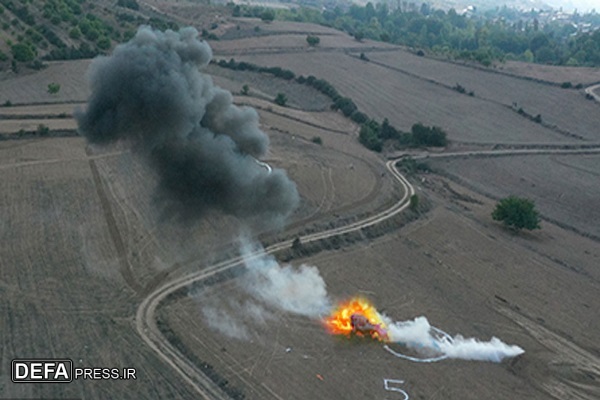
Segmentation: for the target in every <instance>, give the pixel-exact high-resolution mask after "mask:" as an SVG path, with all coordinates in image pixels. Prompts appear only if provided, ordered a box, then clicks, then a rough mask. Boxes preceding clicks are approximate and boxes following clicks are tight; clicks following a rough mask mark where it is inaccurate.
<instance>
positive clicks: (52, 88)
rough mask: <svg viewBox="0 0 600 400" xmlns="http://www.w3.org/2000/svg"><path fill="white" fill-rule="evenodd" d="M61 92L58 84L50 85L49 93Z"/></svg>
mask: <svg viewBox="0 0 600 400" xmlns="http://www.w3.org/2000/svg"><path fill="white" fill-rule="evenodd" d="M59 91H60V85H59V84H58V83H56V82H52V83H49V84H48V93H50V94H56V93H58V92H59Z"/></svg>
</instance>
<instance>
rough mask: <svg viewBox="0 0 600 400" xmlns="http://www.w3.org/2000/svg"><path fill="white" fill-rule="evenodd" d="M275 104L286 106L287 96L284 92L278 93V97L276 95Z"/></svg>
mask: <svg viewBox="0 0 600 400" xmlns="http://www.w3.org/2000/svg"><path fill="white" fill-rule="evenodd" d="M274 101H275V104H278V105H280V106H282V107H285V105H286V104H287V96H286V95H285V94H283V93H277V97H275V100H274Z"/></svg>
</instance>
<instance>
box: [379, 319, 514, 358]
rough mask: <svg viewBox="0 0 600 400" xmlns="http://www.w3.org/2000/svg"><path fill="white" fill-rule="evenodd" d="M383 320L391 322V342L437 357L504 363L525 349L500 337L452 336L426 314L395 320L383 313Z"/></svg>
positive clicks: (389, 330)
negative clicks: (485, 339) (482, 338)
mask: <svg viewBox="0 0 600 400" xmlns="http://www.w3.org/2000/svg"><path fill="white" fill-rule="evenodd" d="M382 319H383V320H384V321H385V323H386V324H387V327H388V335H389V338H390V341H392V342H399V343H402V344H404V345H405V346H407V347H409V348H411V349H414V350H416V351H417V352H419V353H422V354H426V355H431V354H435V355H436V360H439V359H442V358H456V359H462V360H478V361H492V362H500V361H502V360H503V359H504V358H507V357H515V356H518V355H519V354H523V353H524V352H525V351H524V350H523V349H522V348H520V347H519V346H514V345H507V344H506V343H504V342H502V341H501V340H500V339H498V338H496V337H492V339H491V340H490V341H487V342H486V341H480V340H478V339H474V338H468V339H465V338H464V337H462V336H461V335H456V336H454V337H452V336H450V335H448V334H447V333H445V332H443V331H441V330H439V329H437V328H435V327H432V326H431V324H430V323H429V321H428V320H427V318H425V317H418V318H415V319H414V320H412V321H402V322H393V321H392V320H391V319H389V318H388V317H386V316H382ZM392 353H394V352H392ZM394 354H396V353H394ZM396 355H397V354H396ZM407 358H408V357H407Z"/></svg>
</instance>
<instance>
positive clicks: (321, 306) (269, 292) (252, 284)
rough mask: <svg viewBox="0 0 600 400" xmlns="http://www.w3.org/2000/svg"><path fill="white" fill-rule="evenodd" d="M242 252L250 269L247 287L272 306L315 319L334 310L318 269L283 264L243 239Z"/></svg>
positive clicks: (248, 270)
mask: <svg viewBox="0 0 600 400" xmlns="http://www.w3.org/2000/svg"><path fill="white" fill-rule="evenodd" d="M241 250H242V256H243V258H244V265H245V266H246V269H247V275H246V276H245V279H244V283H243V287H244V288H245V289H246V290H247V291H248V292H249V293H250V294H252V295H253V296H255V297H256V298H258V299H260V300H262V301H263V302H265V303H266V304H268V305H269V306H271V307H274V308H277V309H280V310H283V311H287V312H291V313H294V314H299V315H304V316H307V317H313V318H316V317H319V316H322V315H323V314H325V313H327V312H328V311H329V310H330V309H331V301H330V299H329V297H328V295H327V288H326V284H325V281H324V280H323V278H322V277H321V275H320V274H319V270H318V269H317V267H313V266H309V265H304V264H303V265H300V266H299V267H297V268H295V267H293V266H291V265H279V263H278V262H277V260H275V258H274V257H273V256H270V255H268V254H265V252H264V249H263V248H262V247H261V246H260V245H252V244H251V243H249V242H248V241H246V240H242V245H241Z"/></svg>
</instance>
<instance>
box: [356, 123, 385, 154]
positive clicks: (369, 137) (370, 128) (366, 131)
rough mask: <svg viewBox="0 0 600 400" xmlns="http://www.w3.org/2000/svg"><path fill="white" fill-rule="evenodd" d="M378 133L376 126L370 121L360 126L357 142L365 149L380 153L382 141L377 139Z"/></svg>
mask: <svg viewBox="0 0 600 400" xmlns="http://www.w3.org/2000/svg"><path fill="white" fill-rule="evenodd" d="M378 131H379V126H378V124H376V123H375V122H374V121H373V120H370V121H368V122H367V123H365V124H363V125H362V126H361V128H360V133H359V134H358V140H359V141H360V143H361V144H362V145H363V146H365V147H366V148H367V149H369V150H373V151H376V152H380V151H381V150H382V149H383V141H382V140H381V139H380V138H379V136H378V134H377V133H378Z"/></svg>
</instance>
